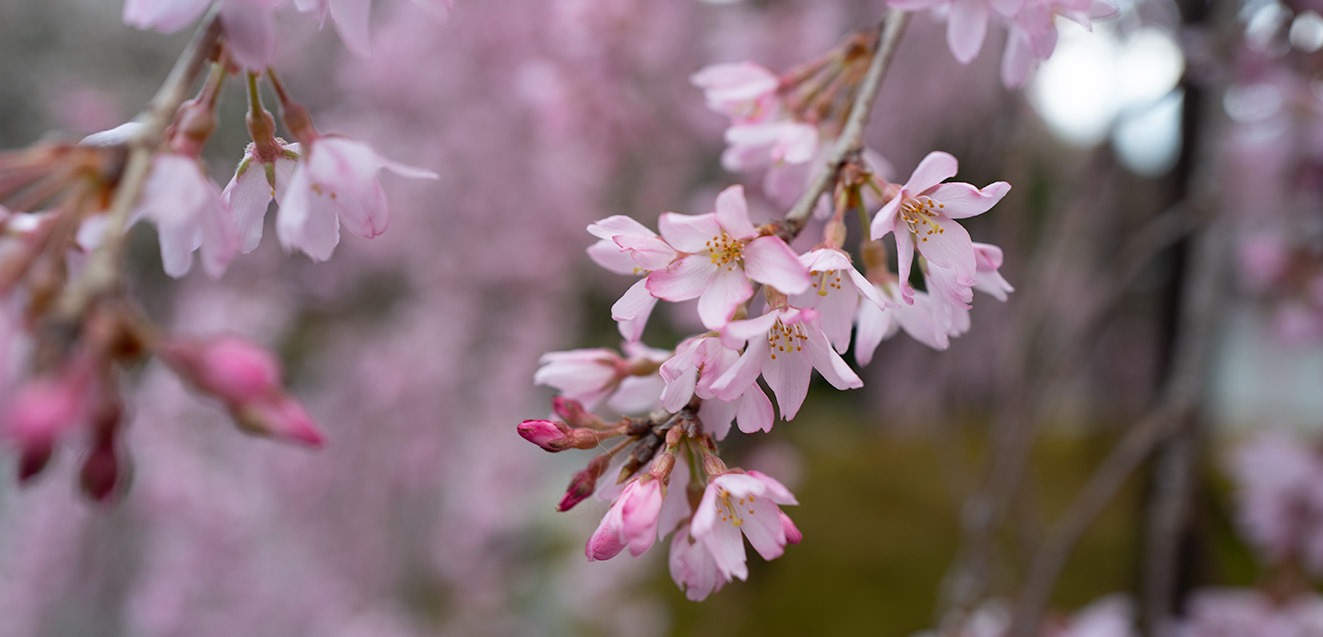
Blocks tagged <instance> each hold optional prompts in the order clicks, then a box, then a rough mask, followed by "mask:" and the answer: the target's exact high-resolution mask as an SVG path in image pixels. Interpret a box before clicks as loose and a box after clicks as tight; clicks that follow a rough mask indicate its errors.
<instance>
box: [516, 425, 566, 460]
mask: <svg viewBox="0 0 1323 637" xmlns="http://www.w3.org/2000/svg"><path fill="white" fill-rule="evenodd" d="M569 431H570V429H569V427H566V426H565V425H564V423H559V422H553V421H550V420H525V421H524V422H521V423H519V435H520V436H523V438H524V440H527V441H529V442H531V443H533V444H535V445H537V446H539V447H542V448H543V449H545V450H547V451H550V452H553V453H554V452H557V451H564V450H565V449H568V448H569V447H568V446H567V445H566V442H568V440H567V438H566V434H568V433H569Z"/></svg>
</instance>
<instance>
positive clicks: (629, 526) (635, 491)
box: [584, 474, 666, 562]
mask: <svg viewBox="0 0 1323 637" xmlns="http://www.w3.org/2000/svg"><path fill="white" fill-rule="evenodd" d="M665 491H666V490H665V488H663V486H662V483H661V481H660V480H657V479H655V478H653V477H652V476H651V475H646V474H645V475H644V476H643V477H641V478H638V479H636V480H632V481H630V482H629V484H626V485H625V488H624V490H622V491H621V492H620V495H619V496H618V497H617V498H616V500H615V502H613V503H611V508H609V509H607V511H606V515H605V516H603V517H602V522H601V523H600V524H599V525H598V526H597V531H595V532H594V533H593V534H592V536H591V537H589V538H588V544H587V546H585V547H584V553H585V554H586V555H587V556H588V561H590V562H592V561H596V560H608V559H611V558H613V557H615V556H616V555H617V554H619V553H620V551H621V550H622V549H624V548H625V547H626V546H628V547H629V554H630V555H633V556H634V557H638V556H640V555H642V554H643V553H644V552H645V551H647V550H648V549H649V548H652V543H653V542H655V541H656V540H657V522H658V520H659V516H660V515H661V508H662V497H663V495H664V493H665Z"/></svg>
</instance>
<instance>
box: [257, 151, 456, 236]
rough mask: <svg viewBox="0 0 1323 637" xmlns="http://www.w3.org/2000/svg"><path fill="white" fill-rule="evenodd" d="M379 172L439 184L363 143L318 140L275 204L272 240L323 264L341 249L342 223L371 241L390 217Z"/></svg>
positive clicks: (428, 173)
mask: <svg viewBox="0 0 1323 637" xmlns="http://www.w3.org/2000/svg"><path fill="white" fill-rule="evenodd" d="M383 168H385V169H387V170H390V171H391V172H394V173H395V174H397V175H401V176H404V177H410V178H413V179H436V178H437V175H436V173H434V172H431V171H429V170H423V169H421V168H415V167H413V166H408V165H406V164H401V163H399V162H394V161H391V160H389V159H386V158H384V157H382V156H381V155H378V154H377V153H376V151H374V150H372V148H371V147H369V146H368V145H367V144H364V143H363V142H358V141H354V140H351V139H346V138H344V137H329V136H328V137H318V138H317V139H316V140H315V141H313V142H312V143H311V144H310V145H309V147H308V148H307V149H306V152H304V153H303V157H302V160H301V161H300V162H299V163H298V165H297V166H296V167H295V168H294V174H293V176H292V177H290V180H289V187H288V188H287V189H286V191H285V193H284V196H283V197H281V198H280V199H279V205H280V212H279V213H278V215H277V217H276V235H277V236H278V237H279V238H280V243H281V245H282V246H284V247H285V249H286V250H298V251H301V252H304V253H305V254H307V255H308V256H309V257H310V258H312V260H314V261H325V260H327V259H329V258H331V253H332V252H333V251H334V250H335V246H336V245H339V243H340V224H341V223H343V224H344V226H345V228H346V229H347V230H349V231H350V232H352V233H354V234H356V235H359V236H361V237H366V238H369V239H371V238H373V237H375V236H377V235H380V234H381V233H383V232H385V231H386V226H387V224H388V223H389V212H390V211H389V207H388V204H387V201H386V192H385V190H383V189H382V187H381V181H380V180H379V179H378V178H377V173H378V172H380V171H381V169H383Z"/></svg>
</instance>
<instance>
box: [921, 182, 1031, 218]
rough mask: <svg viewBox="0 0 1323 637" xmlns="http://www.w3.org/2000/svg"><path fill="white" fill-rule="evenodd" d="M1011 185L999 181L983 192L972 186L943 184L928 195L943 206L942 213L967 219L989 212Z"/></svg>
mask: <svg viewBox="0 0 1323 637" xmlns="http://www.w3.org/2000/svg"><path fill="white" fill-rule="evenodd" d="M1010 191H1011V185H1010V184H1008V183H1006V182H1004V181H997V182H993V183H990V184H988V185H987V186H984V187H983V189H982V190H979V189H978V188H975V187H974V186H973V185H972V184H965V183H950V184H941V185H939V186H937V187H936V188H933V190H932V191H931V192H930V193H929V194H928V196H929V197H931V198H932V200H933V201H935V202H937V203H939V204H941V206H942V207H941V208H940V210H941V212H943V213H944V214H946V216H948V217H950V218H952V219H966V218H968V217H973V216H974V215H980V214H983V213H985V212H987V211H988V210H989V209H991V208H992V207H993V206H995V205H997V202H998V201H1001V199H1002V197H1005V196H1006V193H1008V192H1010Z"/></svg>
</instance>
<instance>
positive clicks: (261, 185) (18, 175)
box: [0, 0, 449, 500]
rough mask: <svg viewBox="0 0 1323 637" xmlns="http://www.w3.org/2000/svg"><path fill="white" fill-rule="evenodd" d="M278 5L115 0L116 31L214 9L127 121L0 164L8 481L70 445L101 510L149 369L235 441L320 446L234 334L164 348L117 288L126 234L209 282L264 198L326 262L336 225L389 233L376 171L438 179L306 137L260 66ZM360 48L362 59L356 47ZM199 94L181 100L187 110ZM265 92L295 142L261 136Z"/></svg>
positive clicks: (3, 158) (331, 8) (277, 381)
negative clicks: (139, 375) (216, 408)
mask: <svg viewBox="0 0 1323 637" xmlns="http://www.w3.org/2000/svg"><path fill="white" fill-rule="evenodd" d="M286 4H287V3H286V2H285V1H284V0H222V1H221V2H212V1H211V0H129V1H128V2H127V3H126V4H125V7H124V18H125V21H126V22H128V23H130V24H132V25H135V26H139V27H143V28H149V27H150V28H155V29H158V30H163V31H174V30H178V29H180V28H183V27H184V26H186V25H187V24H189V23H190V22H192V21H194V20H197V19H198V18H200V17H201V16H202V14H203V13H205V12H206V11H207V9H208V8H209V7H212V8H214V9H215V11H214V12H213V13H212V14H211V15H209V16H208V17H207V18H206V19H205V20H204V24H203V25H202V26H201V27H200V29H199V31H198V35H197V36H196V37H195V38H194V40H193V41H192V43H191V44H190V45H189V48H188V49H187V50H186V51H185V52H184V54H183V55H182V56H181V58H180V61H179V63H178V64H177V65H176V67H175V70H174V71H173V72H172V73H171V76H170V78H169V79H167V81H166V84H165V86H163V87H162V90H161V92H160V93H158V95H157V96H156V98H155V99H154V100H153V101H152V103H151V105H150V107H149V108H148V109H147V110H146V111H145V112H144V113H143V115H142V116H141V117H140V118H139V120H138V121H134V122H131V123H128V124H124V125H122V126H119V127H117V128H114V129H111V130H108V131H104V132H102V133H97V134H95V135H91V136H89V137H87V138H86V139H84V140H83V141H82V142H80V143H68V142H50V143H41V144H38V145H36V146H33V147H30V148H26V149H21V150H15V151H9V152H4V153H0V362H3V366H2V367H0V405H3V407H0V410H3V411H4V420H3V421H2V422H0V436H3V437H4V438H5V439H7V440H8V441H10V442H11V443H13V444H14V445H15V446H17V447H18V449H19V452H20V454H21V461H20V463H19V477H20V480H22V481H26V480H29V479H31V478H33V477H34V476H36V475H38V474H39V473H41V472H42V471H43V469H44V468H45V467H46V466H47V465H48V463H49V461H50V458H51V457H52V455H53V453H54V452H55V450H56V449H57V448H58V447H59V446H61V445H62V444H65V443H68V442H70V441H71V440H72V439H74V438H75V437H77V435H78V434H85V435H86V437H87V438H88V439H89V441H90V444H88V446H87V449H88V451H87V453H86V455H85V457H84V460H83V464H82V470H81V474H80V475H81V483H82V486H83V490H84V491H85V492H86V493H87V494H88V495H89V496H91V497H93V498H95V499H98V500H100V499H104V498H106V497H108V496H111V495H112V494H114V493H115V492H116V491H117V489H116V487H117V486H118V485H122V484H124V483H125V482H126V476H127V475H128V471H127V467H128V462H127V461H128V458H127V452H126V450H125V449H124V448H123V445H122V444H120V442H121V440H122V438H121V436H120V433H121V432H122V430H123V427H124V424H125V421H126V418H125V413H126V411H127V409H126V406H125V405H124V404H123V402H122V399H121V397H120V392H119V387H118V384H119V381H118V379H119V374H120V371H121V370H122V369H123V368H125V367H126V366H132V365H136V364H138V363H139V362H140V361H141V360H142V359H143V358H145V357H147V356H149V355H154V356H156V357H157V358H159V359H160V360H161V361H163V362H164V363H165V364H166V365H167V366H168V367H169V368H170V369H171V370H172V371H174V372H175V373H176V374H177V375H178V376H179V377H180V378H181V379H183V380H184V381H185V382H186V383H187V384H188V385H190V386H192V387H193V388H194V389H196V390H197V391H199V392H200V393H202V394H204V395H207V396H210V397H213V398H216V399H218V400H219V401H220V402H221V403H222V404H223V405H224V406H225V408H226V409H227V410H228V411H229V413H230V415H231V416H232V417H233V419H234V421H235V422H236V423H237V425H238V426H239V427H240V428H241V429H242V430H244V431H247V432H250V433H256V434H262V435H267V436H271V437H274V438H277V439H282V440H288V441H293V442H297V443H301V444H305V445H312V446H317V445H320V444H321V442H322V435H321V433H320V432H319V431H318V429H317V427H316V425H315V424H314V423H313V420H312V418H311V417H310V416H309V415H308V413H307V412H306V411H305V410H304V409H303V407H302V406H301V405H300V404H299V403H298V401H296V400H295V399H294V398H292V397H291V396H290V395H289V394H288V393H287V392H286V391H285V389H284V386H283V381H282V378H281V376H282V374H281V370H280V365H279V363H278V362H277V361H276V359H275V357H274V356H273V355H271V354H270V353H269V352H267V351H266V350H264V349H262V348H261V347H259V346H257V345H254V344H251V343H248V342H247V341H244V340H243V339H241V338H239V337H237V336H219V337H212V338H183V337H173V336H170V335H167V334H165V332H164V331H163V330H162V329H160V328H159V327H158V326H156V325H154V324H153V323H152V322H151V321H150V320H148V319H147V317H146V316H145V314H144V313H143V312H141V311H140V310H138V308H137V305H136V304H135V303H134V302H133V301H132V300H131V299H130V298H129V297H128V296H127V295H126V293H125V287H126V286H125V285H124V284H123V281H122V280H121V279H122V274H123V250H124V246H125V243H126V241H127V239H126V237H127V235H128V232H129V230H130V228H131V227H132V226H133V225H134V224H136V223H137V222H138V221H148V222H151V223H152V224H154V225H155V226H156V230H157V236H158V239H159V242H160V252H161V262H162V265H163V268H164V270H165V271H166V273H167V274H169V275H171V276H173V277H181V276H183V275H185V274H187V273H188V271H189V270H190V269H191V268H192V263H193V258H194V257H193V255H194V253H200V257H201V261H202V266H203V269H204V270H205V271H206V272H207V273H208V274H210V275H212V276H220V275H221V274H222V273H223V272H224V271H225V269H226V267H227V266H228V265H229V263H230V262H231V261H232V260H233V259H234V258H235V256H236V255H237V254H238V253H239V252H241V251H242V252H249V251H251V250H253V249H254V248H256V247H257V244H258V242H259V240H260V238H261V235H262V226H263V224H264V221H265V217H266V213H267V209H268V208H269V207H270V205H271V203H272V202H273V201H274V202H275V203H276V204H277V206H278V208H279V213H278V217H277V222H276V229H277V234H278V236H279V238H280V242H281V243H282V245H283V246H284V247H285V248H286V249H287V250H298V251H302V252H305V253H307V254H308V255H309V256H310V257H312V258H313V259H314V260H324V259H327V258H329V257H330V256H331V252H332V250H333V249H334V248H335V246H336V245H337V244H338V242H339V229H340V225H341V224H343V225H344V226H345V227H346V228H347V229H348V230H349V231H350V232H353V233H355V234H359V235H362V236H365V237H374V236H376V235H378V234H380V233H381V232H383V231H384V230H385V229H386V225H387V213H388V208H387V201H386V197H385V194H384V191H383V189H382V186H381V183H380V182H379V181H378V178H377V175H378V173H379V172H380V171H381V170H382V169H388V170H391V171H393V172H396V173H398V174H401V175H404V176H408V177H414V178H435V176H436V175H435V174H433V173H431V172H428V171H425V170H421V169H417V168H413V167H410V166H405V165H403V164H399V163H396V162H392V161H390V160H387V159H384V158H382V157H381V156H379V155H377V154H376V153H375V152H374V151H372V149H371V148H369V147H368V146H367V145H365V144H363V143H361V142H356V141H352V140H349V139H345V138H342V137H338V136H334V135H323V134H321V133H319V132H318V131H317V129H316V128H315V127H314V126H313V123H312V118H311V116H310V115H309V113H308V110H307V109H306V108H305V107H303V106H302V105H300V104H299V103H298V102H297V101H295V100H294V99H293V98H292V97H291V96H290V94H289V91H288V90H287V89H286V87H285V86H284V84H283V83H282V82H281V80H280V78H279V76H278V75H277V74H276V72H275V70H274V69H271V68H269V66H270V64H271V61H272V57H273V55H274V51H275V43H276V31H275V26H274V22H273V15H274V12H275V11H277V10H278V9H280V8H282V7H283V6H284V5H286ZM297 4H298V6H299V8H300V9H302V10H305V11H306V10H313V9H317V10H319V11H321V12H322V13H327V12H329V13H330V15H331V17H332V18H333V19H334V20H335V22H336V24H337V25H338V26H339V27H340V28H341V30H342V33H343V32H344V31H345V30H346V29H347V28H350V29H353V30H361V31H362V34H363V35H364V38H365V37H366V22H365V21H366V17H367V13H366V11H364V12H363V13H362V14H361V15H358V14H357V13H355V14H353V15H352V16H346V15H345V12H344V9H345V8H346V7H345V6H344V5H345V3H339V2H330V3H328V2H321V3H306V2H298V3H297ZM425 4H427V5H428V6H430V7H431V8H433V9H434V13H436V14H438V15H439V16H441V17H443V14H444V13H445V12H446V11H447V10H448V8H449V3H448V2H447V1H445V0H441V1H439V2H431V3H425ZM362 6H363V7H364V8H366V6H367V5H366V3H362ZM347 17H352V18H354V21H352V22H351V21H348V20H346V18H347ZM360 23H361V24H360ZM360 42H361V43H362V44H363V45H364V47H363V48H362V51H363V52H365V51H366V40H365V39H363V40H361V41H360ZM235 75H239V76H241V77H244V78H246V84H247V90H248V106H249V109H248V116H247V128H248V131H249V133H250V134H251V136H252V143H251V144H249V145H248V148H247V151H246V153H245V154H244V157H243V159H242V160H241V161H240V162H239V166H238V169H237V170H236V171H235V174H234V177H233V178H232V179H231V180H230V183H229V185H228V186H226V187H225V188H224V189H222V188H221V187H220V186H219V185H218V184H217V183H216V182H215V181H213V180H212V178H211V177H210V176H209V175H208V174H207V171H206V169H205V167H204V164H203V162H202V159H201V156H202V151H203V148H204V146H205V145H206V143H207V141H208V140H209V139H210V138H211V136H212V134H213V133H214V132H215V131H216V129H217V127H218V126H219V122H218V118H217V116H216V113H217V107H218V103H219V100H220V95H221V92H222V88H223V85H224V83H225V81H226V79H228V78H229V77H231V76H235ZM199 79H200V80H201V88H200V89H199V90H198V92H197V94H196V96H195V97H194V98H193V99H190V100H184V97H185V96H186V95H187V91H188V90H189V89H190V88H191V87H192V86H193V85H195V84H197V83H198V80H199ZM263 82H267V83H269V84H270V86H271V88H272V89H273V91H274V93H275V94H276V96H277V98H278V99H279V106H280V108H279V114H280V121H281V122H282V123H283V124H284V127H285V129H286V131H287V132H288V134H289V135H290V137H291V138H292V139H294V140H296V143H288V142H286V141H285V140H283V139H281V138H279V137H276V117H274V116H273V115H272V114H271V113H270V112H268V111H267V110H266V109H265V108H264V107H263V104H262V97H261V84H262V83H263Z"/></svg>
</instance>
